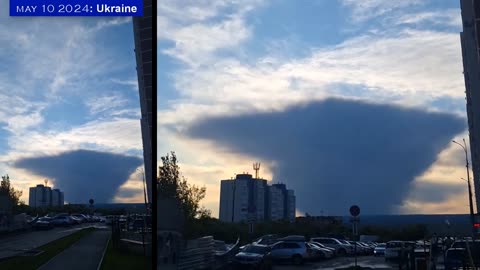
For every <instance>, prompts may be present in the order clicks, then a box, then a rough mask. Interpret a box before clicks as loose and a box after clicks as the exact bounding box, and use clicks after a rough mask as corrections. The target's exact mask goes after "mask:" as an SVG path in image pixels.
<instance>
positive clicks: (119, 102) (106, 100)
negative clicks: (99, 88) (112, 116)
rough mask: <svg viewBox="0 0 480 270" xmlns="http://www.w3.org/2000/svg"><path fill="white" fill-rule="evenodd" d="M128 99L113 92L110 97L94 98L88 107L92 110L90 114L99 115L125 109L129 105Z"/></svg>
mask: <svg viewBox="0 0 480 270" xmlns="http://www.w3.org/2000/svg"><path fill="white" fill-rule="evenodd" d="M127 103H128V99H126V98H125V97H123V96H122V94H120V93H119V92H113V93H110V94H109V95H101V96H93V97H91V98H90V99H89V100H88V101H87V102H86V105H87V107H88V108H89V110H90V114H93V115H95V114H99V113H103V112H106V111H111V110H113V109H119V108H123V107H125V106H126V105H127Z"/></svg>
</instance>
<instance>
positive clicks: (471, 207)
mask: <svg viewBox="0 0 480 270" xmlns="http://www.w3.org/2000/svg"><path fill="white" fill-rule="evenodd" d="M452 142H453V143H455V144H458V145H460V147H462V148H463V151H464V152H465V164H466V165H465V167H466V168H467V182H468V203H469V208H470V223H471V224H470V226H471V227H472V228H471V229H472V237H473V238H475V234H476V232H475V227H474V226H473V224H474V223H475V214H474V213H473V198H472V186H471V184H470V168H469V163H468V151H467V143H466V142H465V138H464V139H463V145H462V144H460V143H458V142H456V141H452Z"/></svg>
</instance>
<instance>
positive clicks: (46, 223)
mask: <svg viewBox="0 0 480 270" xmlns="http://www.w3.org/2000/svg"><path fill="white" fill-rule="evenodd" d="M32 227H33V228H34V229H36V230H49V229H51V228H53V223H52V218H49V217H41V218H38V219H37V220H35V222H34V223H33V224H32Z"/></svg>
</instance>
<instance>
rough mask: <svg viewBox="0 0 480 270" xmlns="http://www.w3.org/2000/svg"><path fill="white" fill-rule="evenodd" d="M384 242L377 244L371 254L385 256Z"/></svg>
mask: <svg viewBox="0 0 480 270" xmlns="http://www.w3.org/2000/svg"><path fill="white" fill-rule="evenodd" d="M385 246H386V244H385V243H381V244H378V245H377V246H376V247H375V249H374V250H373V256H385Z"/></svg>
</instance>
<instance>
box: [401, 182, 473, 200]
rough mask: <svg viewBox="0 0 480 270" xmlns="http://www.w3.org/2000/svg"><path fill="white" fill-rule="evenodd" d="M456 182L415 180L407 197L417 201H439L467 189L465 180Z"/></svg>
mask: <svg viewBox="0 0 480 270" xmlns="http://www.w3.org/2000/svg"><path fill="white" fill-rule="evenodd" d="M458 182H459V183H457V184H447V183H426V182H417V183H415V184H414V187H413V188H412V191H411V192H410V194H409V196H408V197H409V199H412V200H415V201H419V202H425V203H440V202H443V201H445V200H446V199H448V198H449V197H451V196H457V195H459V194H462V193H463V192H465V191H466V190H467V184H466V182H462V181H460V180H458ZM462 184H463V185H462Z"/></svg>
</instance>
